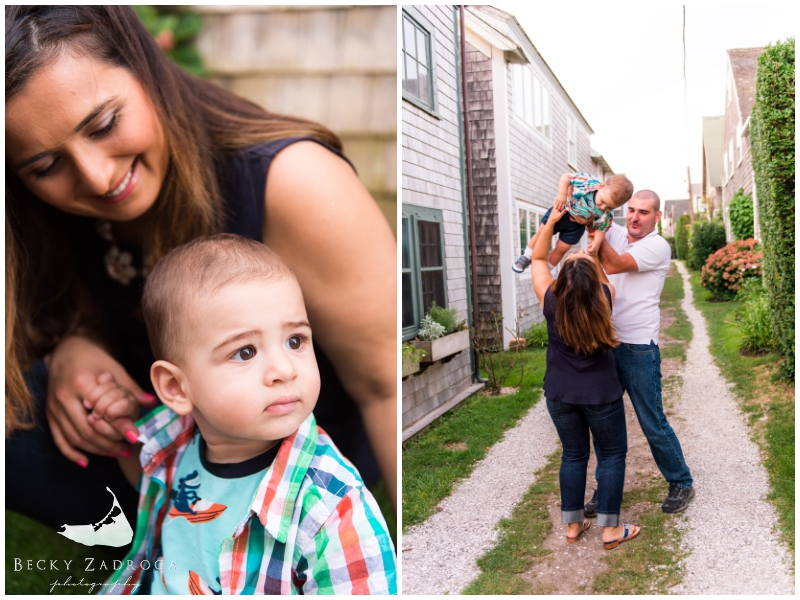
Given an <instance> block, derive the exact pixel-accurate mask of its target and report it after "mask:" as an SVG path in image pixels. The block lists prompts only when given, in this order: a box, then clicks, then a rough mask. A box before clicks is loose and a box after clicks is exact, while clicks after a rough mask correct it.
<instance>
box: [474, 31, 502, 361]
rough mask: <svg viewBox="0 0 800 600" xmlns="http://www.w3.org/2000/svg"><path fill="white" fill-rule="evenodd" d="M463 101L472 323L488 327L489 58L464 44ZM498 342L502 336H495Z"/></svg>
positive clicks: (491, 305)
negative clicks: (468, 158) (474, 291)
mask: <svg viewBox="0 0 800 600" xmlns="http://www.w3.org/2000/svg"><path fill="white" fill-rule="evenodd" d="M466 64H467V69H466V71H467V86H466V87H467V101H468V108H469V126H470V144H471V150H472V195H473V202H474V203H475V243H476V246H477V252H478V257H477V263H478V265H477V272H478V277H477V288H478V313H477V318H476V319H475V320H476V324H477V326H481V325H482V324H485V328H490V327H491V323H492V322H493V318H492V313H494V314H495V315H497V316H500V315H502V306H501V298H502V294H501V290H500V269H501V265H500V229H499V223H498V215H497V164H496V161H495V144H496V142H495V135H494V106H493V93H492V60H491V59H490V58H487V57H486V56H485V55H484V54H483V53H481V52H480V51H478V50H477V49H475V48H474V47H473V46H471V45H470V44H467V60H466ZM498 344H499V345H502V336H501V339H499V340H498Z"/></svg>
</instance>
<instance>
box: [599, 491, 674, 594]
mask: <svg viewBox="0 0 800 600" xmlns="http://www.w3.org/2000/svg"><path fill="white" fill-rule="evenodd" d="M663 499H664V480H663V479H662V478H661V477H660V476H656V477H653V478H652V480H651V481H650V483H649V485H647V486H646V487H640V488H636V489H633V490H630V491H629V492H625V495H624V496H623V499H622V508H623V510H624V509H625V508H627V507H630V506H633V505H635V504H642V503H646V504H647V507H646V508H645V509H644V510H643V511H642V512H641V514H640V515H639V517H638V519H637V520H636V523H637V524H638V525H639V526H640V527H641V528H642V534H641V535H640V536H639V538H638V539H636V540H633V541H632V542H631V543H630V544H620V545H619V546H617V547H616V548H615V549H614V550H611V551H609V552H607V553H606V554H605V556H604V558H603V560H604V562H605V563H606V564H607V565H608V568H607V569H606V570H605V571H602V572H600V573H598V575H597V576H596V577H595V579H594V581H593V582H592V593H595V594H637V595H643V594H667V593H669V589H670V588H671V587H673V586H675V585H677V584H678V583H680V581H681V578H682V577H683V571H682V567H681V562H682V561H683V559H684V558H685V556H686V551H685V550H682V549H681V538H682V537H683V530H682V529H681V528H680V527H677V526H676V519H681V518H682V516H680V515H668V514H665V513H664V512H663V511H662V510H661V502H662V501H663Z"/></svg>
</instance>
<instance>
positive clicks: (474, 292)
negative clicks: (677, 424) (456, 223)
mask: <svg viewBox="0 0 800 600" xmlns="http://www.w3.org/2000/svg"><path fill="white" fill-rule="evenodd" d="M458 11H459V17H460V23H459V25H460V29H459V31H460V34H461V35H460V37H461V55H460V58H461V102H462V105H463V108H462V112H463V114H464V155H465V160H466V174H467V200H468V202H467V203H468V206H469V213H468V215H467V221H468V223H469V248H470V261H469V262H470V272H471V277H470V281H469V283H468V285H469V287H470V295H471V297H472V331H473V332H474V331H476V324H477V323H476V322H477V317H476V315H477V313H478V249H477V246H476V243H475V202H474V199H473V196H472V149H471V145H470V139H469V105H468V103H467V41H466V34H465V27H464V5H463V4H462V5H460V6H459V7H458ZM480 364H481V363H480V357H479V356H478V351H477V349H476V348H475V346H474V344H473V345H472V368H473V377H474V379H475V381H477V382H479V383H486V380H485V379H483V378H482V377H481V370H480Z"/></svg>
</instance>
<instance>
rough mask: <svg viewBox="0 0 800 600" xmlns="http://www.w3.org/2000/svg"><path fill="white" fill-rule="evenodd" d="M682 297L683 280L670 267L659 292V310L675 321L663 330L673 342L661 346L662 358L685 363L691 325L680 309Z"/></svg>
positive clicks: (676, 271) (690, 335)
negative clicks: (666, 312) (669, 314)
mask: <svg viewBox="0 0 800 600" xmlns="http://www.w3.org/2000/svg"><path fill="white" fill-rule="evenodd" d="M683 296H684V294H683V278H682V277H681V274H680V273H679V272H678V270H677V269H676V268H675V265H672V266H671V267H670V270H669V273H668V274H667V278H666V280H665V281H664V289H663V291H662V292H661V310H662V311H668V312H669V313H671V314H672V316H673V317H674V319H675V320H674V321H673V322H672V324H671V325H670V326H669V327H667V328H666V329H665V330H664V334H665V335H666V336H668V337H669V338H671V339H673V340H675V341H671V342H669V343H666V344H662V346H661V357H662V358H680V359H681V360H682V361H686V347H687V345H688V343H689V342H690V341H691V340H692V325H691V323H689V318H688V317H687V316H686V313H685V312H683V309H682V308H681V301H682V300H683Z"/></svg>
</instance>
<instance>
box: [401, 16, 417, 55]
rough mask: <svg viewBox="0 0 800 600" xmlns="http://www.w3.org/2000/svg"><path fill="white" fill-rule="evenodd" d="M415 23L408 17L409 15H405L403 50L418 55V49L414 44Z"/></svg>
mask: <svg viewBox="0 0 800 600" xmlns="http://www.w3.org/2000/svg"><path fill="white" fill-rule="evenodd" d="M415 29H416V27H414V24H413V23H412V22H411V21H410V20H409V19H408V17H403V50H405V51H406V54H410V55H411V56H416V55H417V51H416V49H415V45H414V30H415Z"/></svg>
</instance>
